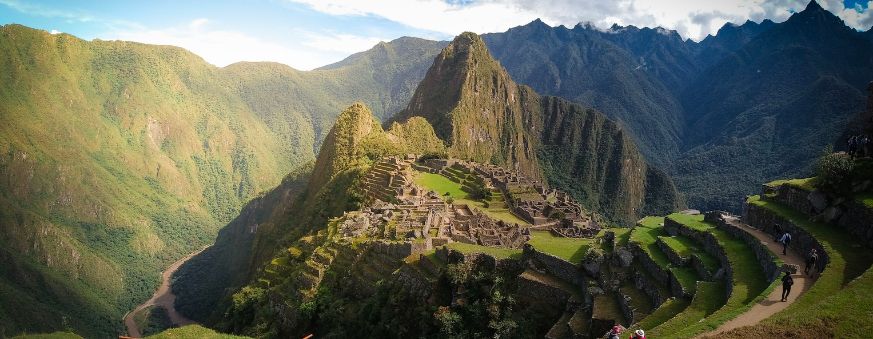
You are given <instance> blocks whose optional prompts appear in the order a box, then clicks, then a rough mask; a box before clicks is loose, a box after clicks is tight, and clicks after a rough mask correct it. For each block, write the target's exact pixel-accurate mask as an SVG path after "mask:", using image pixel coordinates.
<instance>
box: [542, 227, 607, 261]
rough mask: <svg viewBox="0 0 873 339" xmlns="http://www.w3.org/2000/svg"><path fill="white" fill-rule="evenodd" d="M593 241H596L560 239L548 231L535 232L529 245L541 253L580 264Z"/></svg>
mask: <svg viewBox="0 0 873 339" xmlns="http://www.w3.org/2000/svg"><path fill="white" fill-rule="evenodd" d="M593 241H594V239H584V238H583V239H575V238H564V237H559V236H555V235H554V234H552V233H551V232H548V231H533V232H531V233H530V241H528V242H527V243H528V244H531V246H533V247H534V248H536V249H537V250H539V251H542V252H544V253H548V254H551V255H554V256H556V257H558V258H561V259H564V260H567V261H569V262H571V263H574V264H578V263H581V262H582V259H583V258H584V257H585V252H586V251H587V250H588V249H589V248H590V247H591V244H592V243H593Z"/></svg>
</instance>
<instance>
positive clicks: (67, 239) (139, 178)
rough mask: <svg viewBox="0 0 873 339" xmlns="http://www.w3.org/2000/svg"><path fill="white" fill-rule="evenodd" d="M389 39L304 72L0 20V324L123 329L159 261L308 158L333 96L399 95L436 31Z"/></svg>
mask: <svg viewBox="0 0 873 339" xmlns="http://www.w3.org/2000/svg"><path fill="white" fill-rule="evenodd" d="M402 42H403V43H402V44H401V43H396V42H389V43H382V44H380V45H378V46H376V47H374V48H373V49H372V50H370V51H367V52H362V53H360V54H359V55H358V56H357V57H356V58H355V59H354V60H350V61H348V62H346V63H345V64H343V65H335V67H332V68H331V69H324V70H316V71H310V72H301V71H297V70H294V69H292V68H290V67H287V66H284V65H280V64H273V63H240V64H234V65H231V66H228V67H226V68H216V67H214V66H212V65H209V64H207V63H206V62H204V61H203V60H202V59H201V58H200V57H198V56H196V55H194V54H192V53H190V52H188V51H185V50H183V49H180V48H176V47H169V46H152V45H144V44H139V43H131V42H121V41H100V40H95V41H83V40H80V39H77V38H75V37H73V36H70V35H66V34H58V35H51V34H49V33H47V32H44V31H39V30H33V29H29V28H26V27H23V26H18V25H7V26H3V27H2V28H0V78H2V82H0V98H2V99H0V115H2V120H3V121H4V123H3V124H2V126H0V173H2V177H3V179H2V180H0V220H2V224H3V227H2V232H0V245H2V248H3V249H2V250H0V252H2V253H0V258H2V261H3V265H4V267H10V269H9V270H4V271H3V273H2V274H0V286H2V291H3V293H0V299H2V304H4V305H13V304H15V305H27V306H26V307H22V308H21V309H20V310H19V311H16V312H11V311H9V310H7V311H6V314H8V316H5V317H2V321H0V326H2V327H3V328H5V331H6V333H18V332H20V331H25V330H27V331H45V332H48V331H52V330H63V329H66V328H62V327H61V326H62V324H66V325H64V326H69V327H71V328H73V329H75V330H76V331H77V332H78V333H81V334H83V335H86V336H88V337H111V336H115V335H116V334H118V333H120V331H121V324H120V322H118V321H116V319H120V318H121V316H122V315H123V314H124V313H125V312H126V311H128V310H129V309H131V308H133V306H134V305H135V304H137V303H139V302H141V301H142V300H145V299H147V298H148V296H149V295H150V294H151V292H152V291H153V289H154V287H155V286H157V284H158V281H159V272H160V271H161V269H162V268H163V267H164V266H165V265H167V264H169V263H171V262H173V261H175V260H176V259H178V258H181V257H183V256H185V255H186V254H187V253H190V252H193V251H194V250H196V249H199V248H202V247H203V246H204V245H206V244H207V243H209V242H210V241H211V240H212V239H213V237H214V236H215V234H216V232H217V231H218V229H219V228H220V227H221V226H223V225H225V224H226V223H228V222H230V221H231V220H232V219H234V218H235V217H236V215H237V214H238V212H239V210H240V208H241V207H242V206H243V204H245V203H246V202H248V201H249V200H250V199H252V198H255V197H257V196H258V194H259V193H261V192H266V191H268V190H270V189H271V188H273V187H275V186H276V185H277V184H279V183H280V182H281V181H282V178H283V177H284V176H285V175H286V174H287V173H290V172H295V171H298V170H300V169H302V168H305V166H306V164H307V163H311V162H312V161H314V160H315V152H316V150H317V149H318V147H319V145H320V143H321V140H322V139H323V138H324V135H325V134H326V133H327V130H328V128H329V124H330V123H331V122H332V121H333V118H334V117H335V116H336V114H337V113H336V112H339V111H340V110H341V108H342V107H344V106H347V105H348V104H350V103H351V102H353V101H356V100H363V101H364V102H367V103H368V104H372V105H373V106H374V107H377V109H378V111H377V112H378V115H379V116H385V114H386V112H392V111H396V110H399V108H400V107H402V106H404V105H405V104H406V101H407V100H408V97H409V96H410V95H411V92H412V89H413V88H414V85H415V84H417V82H418V81H417V80H416V79H420V78H421V77H422V76H423V75H424V72H425V71H426V65H424V64H417V63H416V60H419V59H421V58H424V59H430V56H431V55H433V54H435V53H436V52H437V51H438V49H439V48H440V47H441V44H440V43H438V42H430V41H425V40H418V39H404V40H402ZM429 49H432V50H433V52H427V51H428V50H429ZM416 58H418V59H416ZM65 319H66V320H65Z"/></svg>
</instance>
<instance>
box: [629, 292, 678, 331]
mask: <svg viewBox="0 0 873 339" xmlns="http://www.w3.org/2000/svg"><path fill="white" fill-rule="evenodd" d="M690 303H691V301H689V300H687V299H683V298H670V299H668V300H667V301H665V302H664V303H663V304H661V307H658V309H656V310H655V311H654V312H652V314H649V316H647V317H645V318H643V320H641V321H640V322H639V323H637V324H636V325H637V326H636V327H635V328H642V329H643V330H646V329H650V328H654V327H657V326H658V325H660V324H663V323H665V322H667V321H668V320H670V319H672V318H673V317H675V316H676V315H678V314H679V313H681V312H682V311H683V310H685V308H687V307H688V305H689V304H690Z"/></svg>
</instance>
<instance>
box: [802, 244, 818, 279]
mask: <svg viewBox="0 0 873 339" xmlns="http://www.w3.org/2000/svg"><path fill="white" fill-rule="evenodd" d="M817 261H818V251H816V250H815V249H814V248H813V249H812V251H809V256H807V257H806V268H804V269H803V274H806V275H809V276H812V274H815V263H816V262H817ZM810 269H812V273H809V270H810Z"/></svg>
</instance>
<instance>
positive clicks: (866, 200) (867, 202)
mask: <svg viewBox="0 0 873 339" xmlns="http://www.w3.org/2000/svg"><path fill="white" fill-rule="evenodd" d="M855 199H856V200H858V201H860V202H861V204H863V205H864V206H867V208H869V209H873V193H863V194H858V195H856V196H855Z"/></svg>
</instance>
